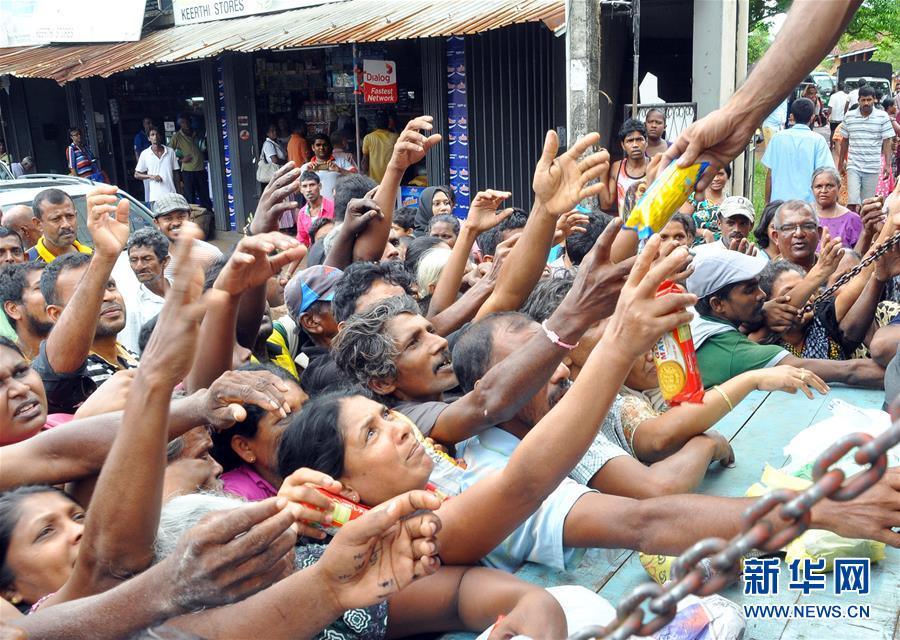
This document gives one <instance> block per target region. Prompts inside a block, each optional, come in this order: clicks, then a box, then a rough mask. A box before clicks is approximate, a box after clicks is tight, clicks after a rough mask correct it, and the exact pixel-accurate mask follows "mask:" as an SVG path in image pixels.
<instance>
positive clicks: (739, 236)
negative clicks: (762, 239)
mask: <svg viewBox="0 0 900 640" xmlns="http://www.w3.org/2000/svg"><path fill="white" fill-rule="evenodd" d="M755 222H756V212H755V211H754V210H753V203H752V202H750V200H748V199H747V198H745V197H743V196H728V197H727V198H725V199H724V200H723V201H722V204H721V205H719V213H718V224H719V229H720V230H721V232H722V235H721V237H720V239H719V240H716V241H715V242H709V243H707V244H700V245H697V246H696V247H694V252H695V253H696V254H697V255H701V254H704V253H706V252H719V251H727V250H728V249H732V250H734V251H740V252H741V253H746V254H748V255H751V256H755V255H756V254H757V252H758V249H757V247H756V245H755V244H753V243H752V242H750V240H749V239H748V236H749V235H750V230H751V229H752V228H753V224H754V223H755Z"/></svg>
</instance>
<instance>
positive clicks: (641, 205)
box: [624, 162, 709, 240]
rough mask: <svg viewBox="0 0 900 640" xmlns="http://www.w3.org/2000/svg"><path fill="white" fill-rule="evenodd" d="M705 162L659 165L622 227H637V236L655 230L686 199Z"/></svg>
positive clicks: (646, 235) (642, 236)
mask: <svg viewBox="0 0 900 640" xmlns="http://www.w3.org/2000/svg"><path fill="white" fill-rule="evenodd" d="M708 166H709V163H708V162H700V163H698V164H692V165H691V166H689V167H684V168H681V167H677V166H676V165H675V163H674V162H673V163H672V164H670V165H669V166H668V167H666V168H665V169H663V171H662V172H660V174H659V175H657V176H656V180H654V181H653V183H652V184H651V185H650V186H649V187H648V188H647V191H646V193H644V195H643V196H642V197H641V199H640V200H638V201H637V204H635V205H634V208H633V209H632V210H631V214H630V215H629V216H628V219H627V220H626V221H625V225H624V227H625V228H626V229H633V230H635V231H637V234H638V238H640V239H641V240H646V239H647V238H649V237H650V236H651V235H653V234H654V233H659V232H660V231H661V230H662V228H663V227H664V226H666V223H668V222H669V219H670V218H671V217H672V216H673V215H674V213H675V212H676V211H678V207H680V206H681V205H682V204H684V201H685V200H687V197H688V195H690V193H691V192H692V191H693V190H694V186H695V185H696V184H697V181H698V180H699V179H700V176H701V175H702V174H703V171H704V170H705V169H706V167H708Z"/></svg>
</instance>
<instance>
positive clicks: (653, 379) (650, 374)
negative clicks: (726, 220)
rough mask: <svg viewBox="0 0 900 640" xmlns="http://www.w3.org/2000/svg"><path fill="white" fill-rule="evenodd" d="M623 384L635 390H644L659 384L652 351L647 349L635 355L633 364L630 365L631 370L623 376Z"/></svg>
mask: <svg viewBox="0 0 900 640" xmlns="http://www.w3.org/2000/svg"><path fill="white" fill-rule="evenodd" d="M625 386H626V387H628V388H629V389H634V390H635V391H646V390H647V389H654V388H656V387H658V386H659V378H658V377H657V375H656V365H655V364H654V363H653V353H652V352H650V351H648V352H647V353H645V354H644V355H642V356H638V357H637V359H636V360H635V361H634V364H633V365H631V371H629V372H628V375H627V376H626V377H625Z"/></svg>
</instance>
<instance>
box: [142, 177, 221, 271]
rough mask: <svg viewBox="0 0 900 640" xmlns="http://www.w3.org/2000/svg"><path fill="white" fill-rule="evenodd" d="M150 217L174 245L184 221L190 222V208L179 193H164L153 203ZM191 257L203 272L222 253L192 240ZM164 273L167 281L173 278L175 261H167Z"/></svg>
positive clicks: (207, 244)
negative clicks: (198, 263) (151, 216)
mask: <svg viewBox="0 0 900 640" xmlns="http://www.w3.org/2000/svg"><path fill="white" fill-rule="evenodd" d="M152 215H153V221H154V222H155V223H156V228H157V229H159V230H160V232H161V233H162V234H163V235H164V236H165V237H166V238H168V240H169V242H171V243H172V244H173V245H174V244H177V243H178V235H179V234H180V233H181V226H182V225H183V224H184V222H185V221H186V220H190V217H191V206H190V205H189V204H188V201H187V200H185V198H184V196H183V195H181V194H180V193H166V194H163V195H162V196H160V198H159V199H158V200H157V201H156V202H154V203H153V211H152ZM192 256H194V257H193V258H192V259H194V260H199V261H200V263H201V264H202V265H203V271H204V272H205V271H206V270H207V269H208V268H209V267H210V265H212V263H213V262H215V261H216V260H218V259H219V258H221V257H222V252H221V251H219V249H218V248H216V246H215V245H213V244H210V243H209V242H206V241H205V240H199V239H194V249H193V253H192ZM172 257H174V256H172ZM164 273H165V276H166V277H167V278H169V279H171V278H172V277H173V276H174V274H175V260H172V259H170V260H169V264H168V265H167V266H166V267H165V269H164Z"/></svg>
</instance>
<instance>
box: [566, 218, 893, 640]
mask: <svg viewBox="0 0 900 640" xmlns="http://www.w3.org/2000/svg"><path fill="white" fill-rule="evenodd" d="M895 238H898V239H900V233H898V234H895V235H894V236H892V237H891V238H890V240H889V241H893V242H897V241H898V240H895ZM898 443H900V421H897V422H895V423H894V424H893V425H892V426H891V428H890V429H888V430H887V431H885V432H884V433H882V434H881V435H879V436H878V437H872V436H871V435H869V434H866V433H852V434H849V435H847V436H844V437H842V438H840V439H839V440H837V441H836V442H835V443H834V444H832V445H831V446H830V447H829V448H828V449H826V450H825V451H823V452H822V454H821V455H819V457H818V458H817V459H816V461H815V464H814V465H813V484H812V485H810V486H809V487H808V488H806V489H805V490H804V491H801V492H797V491H792V490H789V489H778V490H775V491H772V492H771V493H768V494H766V495H764V496H762V497H761V498H760V499H759V500H757V501H756V502H755V503H754V504H752V505H751V506H750V507H748V508H747V510H746V511H745V512H744V514H743V516H742V518H741V533H740V534H738V535H736V536H735V537H734V538H732V539H731V540H729V541H727V542H726V541H725V540H723V539H722V538H707V539H706V540H701V541H700V542H698V543H696V544H695V545H694V546H692V547H691V548H690V549H688V550H687V551H685V552H684V553H682V554H681V555H680V556H679V557H678V558H677V559H676V560H675V561H674V562H673V563H672V572H671V576H672V580H671V581H669V582H668V583H666V584H665V585H659V584H657V583H655V582H647V583H644V584H641V585H639V586H638V587H636V588H635V589H634V590H633V591H632V592H631V593H630V594H629V595H627V596H625V598H623V599H622V601H621V602H620V603H619V606H618V607H616V619H615V620H613V621H612V622H611V623H610V624H609V625H607V626H592V627H587V628H585V629H582V630H581V631H578V632H576V633H575V634H573V635H571V636H570V637H569V640H590V639H592V638H596V639H597V640H600V639H602V638H610V639H612V640H627V638H630V637H631V636H633V635H640V636H649V635H652V634H653V633H655V632H657V631H659V630H660V629H662V628H663V627H664V626H666V625H667V624H669V622H671V621H672V619H673V618H674V617H675V613H676V610H677V605H678V602H679V601H680V600H681V599H682V598H684V597H685V596H687V595H691V594H694V595H697V596H701V597H702V596H708V595H712V594H713V593H717V592H718V591H720V590H721V589H722V588H723V587H725V586H726V585H728V584H730V583H731V582H733V581H734V580H736V579H737V578H738V575H739V573H740V560H741V558H742V557H743V556H745V555H746V554H747V553H748V552H749V551H750V550H751V549H760V550H763V551H776V550H778V549H781V548H782V547H783V546H785V545H786V544H787V543H789V542H790V541H791V540H793V539H795V538H796V537H798V536H799V535H800V534H802V533H803V532H804V531H806V529H807V528H808V527H809V523H810V518H811V514H810V511H811V509H812V507H813V505H815V504H816V503H817V502H819V501H821V500H823V499H825V498H829V499H831V500H836V501H838V502H845V501H847V500H852V499H854V498H856V497H857V496H859V495H860V494H861V493H863V492H865V491H866V490H867V489H869V487H871V486H872V485H874V484H875V483H876V482H878V480H879V479H880V478H881V477H882V476H883V475H884V472H885V470H886V469H887V452H888V450H889V449H891V448H892V447H894V446H896V445H897V444H898ZM857 447H858V449H857V451H856V453H855V454H854V460H855V461H856V463H857V464H859V465H868V468H867V469H864V470H863V471H860V472H859V473H857V474H856V475H854V476H852V477H851V478H850V479H849V480H848V479H847V478H846V475H845V474H844V472H843V471H841V470H840V469H832V468H831V467H832V465H834V464H835V463H836V462H837V461H838V460H840V459H841V458H843V457H844V456H845V455H846V454H847V453H848V452H850V451H851V450H853V449H854V448H857ZM776 508H778V514H777V515H778V516H779V517H781V518H782V519H784V520H788V521H790V524H789V525H788V526H787V528H785V529H783V530H781V531H779V532H778V533H774V534H773V527H772V524H771V523H769V522H767V521H766V520H764V518H765V517H766V516H767V515H768V514H769V513H771V512H772V511H773V510H774V509H776ZM645 600H649V603H648V605H647V608H648V609H649V610H650V611H651V612H652V613H654V614H655V615H656V617H654V618H653V619H651V620H649V621H648V622H644V611H643V610H642V609H641V604H642V603H643V602H644V601H645Z"/></svg>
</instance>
